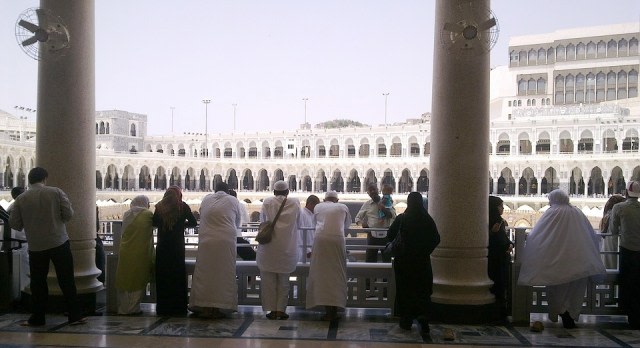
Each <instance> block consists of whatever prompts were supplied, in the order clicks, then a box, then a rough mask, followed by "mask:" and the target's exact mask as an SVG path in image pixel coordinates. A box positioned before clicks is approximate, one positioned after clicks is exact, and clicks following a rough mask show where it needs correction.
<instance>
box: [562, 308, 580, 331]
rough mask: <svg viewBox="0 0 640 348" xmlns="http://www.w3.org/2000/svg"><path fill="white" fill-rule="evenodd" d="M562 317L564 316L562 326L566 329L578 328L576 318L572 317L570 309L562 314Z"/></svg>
mask: <svg viewBox="0 0 640 348" xmlns="http://www.w3.org/2000/svg"><path fill="white" fill-rule="evenodd" d="M560 318H562V326H563V327H564V328H565V329H575V328H576V322H575V320H573V318H571V315H570V314H569V311H565V312H564V313H562V314H560Z"/></svg>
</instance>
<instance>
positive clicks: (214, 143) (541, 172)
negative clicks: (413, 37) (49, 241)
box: [0, 23, 640, 197]
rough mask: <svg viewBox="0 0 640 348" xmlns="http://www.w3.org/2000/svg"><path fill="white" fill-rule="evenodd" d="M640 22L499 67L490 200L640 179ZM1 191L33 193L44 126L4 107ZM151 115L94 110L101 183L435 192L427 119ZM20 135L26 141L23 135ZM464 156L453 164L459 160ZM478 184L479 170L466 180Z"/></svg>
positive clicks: (517, 43) (538, 39)
mask: <svg viewBox="0 0 640 348" xmlns="http://www.w3.org/2000/svg"><path fill="white" fill-rule="evenodd" d="M639 36H640V33H639V30H638V23H632V24H620V25H614V26H606V27H593V28H580V29H574V30H564V31H558V32H554V33H550V34H543V35H533V36H523V37H515V38H512V39H511V41H510V45H509V56H510V64H509V66H508V67H497V68H495V69H493V70H492V72H491V134H490V143H489V144H487V148H485V149H478V154H479V155H485V154H488V155H489V156H490V173H489V175H490V178H491V179H490V182H488V183H487V193H493V194H505V195H516V196H523V195H534V196H535V195H543V194H545V193H548V192H550V191H551V190H552V189H554V188H563V189H565V190H567V191H568V192H569V193H570V194H572V195H576V196H597V197H603V196H607V195H610V194H613V193H620V192H622V190H623V189H624V185H625V183H626V182H627V181H628V180H632V179H634V180H638V179H640V153H639V151H638V148H639V143H638V133H639V132H640V99H639V98H638V71H639V70H640V66H639V65H640V56H639V53H638V38H639ZM2 119H4V122H3V123H2V124H0V129H3V130H0V171H2V173H0V186H2V187H6V188H10V187H12V186H25V183H26V180H25V178H26V174H27V173H28V171H29V169H30V168H32V167H33V166H34V163H35V160H34V156H35V146H34V144H35V143H34V140H35V139H34V137H33V134H34V133H35V123H34V122H28V121H25V120H22V119H19V118H17V117H16V116H14V115H11V114H9V113H5V112H1V111H0V122H2ZM146 128H147V117H146V115H141V114H133V113H129V112H126V111H118V110H110V111H99V112H97V114H96V151H97V158H96V188H97V189H99V190H115V191H119V190H164V189H166V188H167V187H168V186H169V185H171V184H176V185H179V186H181V187H183V189H185V190H190V191H211V190H212V188H213V187H214V185H215V183H216V182H217V181H222V180H224V181H226V182H228V183H229V184H230V186H231V187H232V188H236V189H237V190H239V191H257V192H259V191H270V190H271V185H272V184H273V183H274V182H275V181H277V180H286V181H288V182H289V186H290V187H291V190H293V191H298V192H324V191H327V190H330V189H332V190H336V191H339V192H345V193H347V192H352V193H364V192H365V191H366V187H367V185H369V184H372V183H375V184H377V185H379V186H380V185H382V184H390V185H392V186H393V187H394V188H395V192H397V193H406V192H410V191H421V192H425V193H428V191H429V176H430V165H429V157H430V156H429V155H430V152H431V141H430V137H431V129H430V118H429V116H428V115H427V116H424V117H423V118H422V119H419V120H414V121H412V122H407V123H405V124H396V125H389V126H386V127H385V126H375V127H357V128H339V129H318V128H308V127H301V129H298V130H292V131H285V130H283V131H281V132H263V133H244V132H237V133H231V134H215V133H210V134H209V135H208V137H207V138H208V142H205V136H204V135H203V134H182V135H165V136H148V135H147V134H146ZM16 134H22V135H18V136H16ZM451 160H452V161H455V160H456V159H451ZM468 174H469V180H474V173H468Z"/></svg>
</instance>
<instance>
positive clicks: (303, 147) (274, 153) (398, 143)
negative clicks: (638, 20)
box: [145, 136, 431, 159]
mask: <svg viewBox="0 0 640 348" xmlns="http://www.w3.org/2000/svg"><path fill="white" fill-rule="evenodd" d="M426 138H427V142H422V143H419V142H418V138H417V137H416V136H409V137H408V138H407V139H406V140H404V141H403V140H402V139H401V137H399V136H396V137H393V138H392V139H390V140H388V139H385V138H383V137H377V138H376V139H375V140H370V139H369V138H366V137H365V138H361V139H360V140H359V141H358V142H356V141H354V139H353V138H346V139H344V140H340V141H339V140H338V139H337V138H332V139H329V140H325V139H316V140H315V141H313V142H312V141H310V140H309V139H304V140H302V141H301V143H300V146H296V144H285V142H284V141H282V140H275V141H272V142H270V141H266V140H265V141H263V142H260V143H257V142H255V141H248V142H245V141H237V142H235V144H233V143H231V142H230V141H227V142H224V143H219V142H213V143H212V144H211V146H210V147H209V148H207V147H206V145H205V144H204V143H188V144H184V143H179V144H167V143H156V144H153V143H148V144H146V145H145V151H146V152H157V153H166V154H168V155H170V156H180V157H211V158H250V159H255V158H261V159H268V158H311V157H314V158H323V157H327V158H341V157H347V158H349V157H351V158H368V157H417V156H426V155H429V154H430V153H431V146H430V143H429V142H428V137H426ZM286 145H290V146H286ZM209 151H211V155H212V156H208V154H209Z"/></svg>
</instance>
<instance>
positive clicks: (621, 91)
mask: <svg viewBox="0 0 640 348" xmlns="http://www.w3.org/2000/svg"><path fill="white" fill-rule="evenodd" d="M626 98H627V72H626V71H624V70H623V71H620V72H618V99H626Z"/></svg>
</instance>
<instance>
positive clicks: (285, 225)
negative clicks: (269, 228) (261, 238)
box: [256, 196, 300, 312]
mask: <svg viewBox="0 0 640 348" xmlns="http://www.w3.org/2000/svg"><path fill="white" fill-rule="evenodd" d="M285 198H286V197H285V196H274V197H267V198H265V199H264V201H263V203H262V209H261V211H260V222H263V221H273V219H274V218H275V217H276V214H277V213H278V209H280V205H281V204H282V201H284V199H285ZM299 216H300V202H299V201H298V200H296V199H287V202H286V203H285V204H284V207H282V212H281V213H280V217H279V218H278V221H277V222H276V226H275V229H274V232H273V238H272V239H271V242H269V243H268V244H260V245H258V250H257V251H256V263H257V264H258V268H259V269H260V278H261V281H262V283H261V286H260V294H261V296H262V309H263V310H265V311H281V312H284V311H285V309H286V307H287V302H288V298H289V274H290V273H291V272H293V271H294V270H295V269H296V265H297V264H298V218H299Z"/></svg>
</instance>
